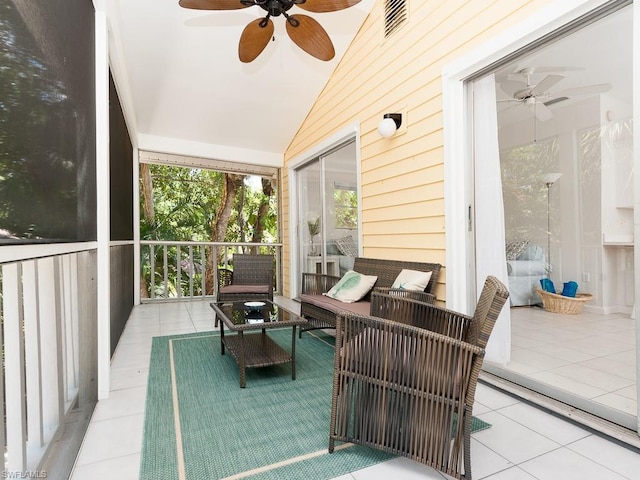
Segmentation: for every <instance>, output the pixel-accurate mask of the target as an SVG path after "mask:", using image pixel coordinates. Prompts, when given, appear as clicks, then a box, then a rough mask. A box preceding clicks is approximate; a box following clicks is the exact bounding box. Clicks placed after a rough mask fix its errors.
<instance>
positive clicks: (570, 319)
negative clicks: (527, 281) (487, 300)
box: [506, 307, 637, 417]
mask: <svg viewBox="0 0 640 480" xmlns="http://www.w3.org/2000/svg"><path fill="white" fill-rule="evenodd" d="M635 342H636V337H635V320H633V319H631V318H630V317H629V315H625V314H610V315H600V314H596V313H590V312H589V311H587V310H586V309H584V310H583V311H582V312H580V313H579V314H578V315H567V314H558V313H550V312H546V311H545V310H543V309H542V308H539V307H518V308H512V309H511V362H509V364H508V365H507V367H506V368H507V369H508V370H511V371H514V372H517V373H519V374H523V375H526V376H527V377H529V378H532V379H534V380H537V381H539V382H542V383H546V384H549V385H553V386H555V387H558V388H561V389H564V390H568V391H570V392H572V393H573V394H576V395H579V396H581V397H583V398H588V399H591V400H593V401H594V402H597V403H600V404H602V405H606V406H608V407H611V408H613V409H616V410H620V411H621V412H624V413H627V414H629V415H632V416H634V417H635V416H636V412H637V388H636V345H635Z"/></svg>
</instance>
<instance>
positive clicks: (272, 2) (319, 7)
mask: <svg viewBox="0 0 640 480" xmlns="http://www.w3.org/2000/svg"><path fill="white" fill-rule="evenodd" d="M360 1H361V0H180V1H179V5H180V6H181V7H183V8H191V9H194V10H239V9H241V8H247V7H252V6H254V5H257V6H259V7H260V8H262V9H263V10H266V12H267V15H266V16H265V17H264V18H258V19H257V20H254V21H252V22H251V23H249V24H248V25H247V26H246V27H245V28H244V30H243V31H242V35H241V36H240V44H239V45H238V56H239V57H240V61H242V62H244V63H249V62H252V61H253V60H255V59H256V58H257V57H258V55H260V53H262V51H263V50H264V49H265V47H266V46H267V44H268V43H269V40H271V38H272V37H273V30H274V25H273V21H272V20H271V17H279V16H280V15H282V16H283V17H284V18H285V20H286V26H287V34H288V35H289V37H290V38H291V40H293V42H294V43H295V44H296V45H298V46H299V47H300V48H301V49H302V50H304V51H305V52H307V53H308V54H309V55H312V56H314V57H316V58H318V59H320V60H324V61H328V60H331V59H332V58H333V57H334V55H335V50H334V48H333V43H332V42H331V39H330V38H329V35H328V34H327V32H326V31H325V29H324V28H322V26H321V25H320V24H319V23H318V22H317V21H316V20H315V19H314V18H312V17H310V16H308V15H301V14H295V15H289V14H288V13H287V12H288V11H289V9H290V8H291V7H293V6H294V5H295V6H297V7H299V8H301V9H303V10H307V11H309V12H314V13H323V12H335V11H338V10H343V9H345V8H349V7H352V6H353V5H355V4H357V3H360Z"/></svg>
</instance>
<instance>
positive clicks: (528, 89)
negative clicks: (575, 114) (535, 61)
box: [498, 67, 611, 122]
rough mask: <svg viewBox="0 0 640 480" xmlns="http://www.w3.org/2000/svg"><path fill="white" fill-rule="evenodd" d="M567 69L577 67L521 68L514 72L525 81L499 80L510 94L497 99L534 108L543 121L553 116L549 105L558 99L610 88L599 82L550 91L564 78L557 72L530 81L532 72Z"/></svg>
mask: <svg viewBox="0 0 640 480" xmlns="http://www.w3.org/2000/svg"><path fill="white" fill-rule="evenodd" d="M553 69H555V70H553ZM568 70H577V69H575V68H573V69H572V68H570V67H528V68H523V69H521V70H519V71H517V72H515V74H516V75H522V76H524V77H525V78H526V83H524V82H518V81H514V80H509V79H508V80H505V81H503V82H501V83H500V88H501V90H502V91H503V92H505V93H507V94H508V95H511V97H510V98H505V99H500V100H498V102H511V103H517V104H520V105H527V106H529V107H531V108H532V109H533V110H534V114H535V116H536V118H537V119H538V120H540V121H542V122H544V121H547V120H550V119H551V118H552V117H553V112H552V111H551V109H550V108H549V105H551V104H553V103H558V102H559V101H563V100H567V99H569V98H571V97H575V96H580V95H594V94H598V93H604V92H607V91H609V90H611V84H609V83H601V84H597V85H585V86H581V87H573V88H565V89H564V90H559V91H556V92H552V91H551V88H553V86H554V85H556V84H557V83H559V82H561V81H562V80H563V79H564V78H565V76H564V75H560V74H557V73H550V74H549V75H547V76H545V77H544V78H543V79H542V80H540V81H539V82H538V83H536V84H533V83H532V76H533V75H534V73H538V72H549V71H568ZM513 75H514V74H510V75H509V77H512V76H513Z"/></svg>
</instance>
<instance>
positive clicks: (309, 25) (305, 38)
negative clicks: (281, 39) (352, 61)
mask: <svg viewBox="0 0 640 480" xmlns="http://www.w3.org/2000/svg"><path fill="white" fill-rule="evenodd" d="M290 18H291V19H292V21H293V22H294V23H296V22H297V23H299V25H298V26H297V27H294V26H293V25H291V21H289V20H287V33H288V34H289V37H291V40H293V42H294V43H295V44H296V45H298V46H299V47H300V48H301V49H302V50H304V51H305V52H307V53H308V54H309V55H312V56H314V57H316V58H317V59H319V60H324V61H325V62H326V61H328V60H331V59H332V58H333V57H334V56H335V54H336V52H335V50H334V48H333V43H332V42H331V39H330V38H329V35H328V34H327V32H326V31H325V29H324V28H322V25H320V24H319V23H318V22H317V21H316V20H315V19H313V18H311V17H309V16H307V15H291V17H290Z"/></svg>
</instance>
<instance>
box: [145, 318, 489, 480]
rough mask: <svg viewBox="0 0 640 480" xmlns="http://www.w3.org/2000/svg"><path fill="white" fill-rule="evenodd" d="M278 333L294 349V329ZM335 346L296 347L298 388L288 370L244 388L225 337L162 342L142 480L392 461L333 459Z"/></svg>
mask: <svg viewBox="0 0 640 480" xmlns="http://www.w3.org/2000/svg"><path fill="white" fill-rule="evenodd" d="M269 335H270V336H271V337H272V338H273V339H274V340H275V341H277V342H278V343H280V344H281V345H282V346H283V347H284V348H285V349H287V350H289V349H290V348H291V330H289V329H285V330H272V331H270V332H269ZM332 340H333V337H331V336H328V335H327V336H325V335H323V334H322V333H317V332H313V334H309V333H306V334H305V335H304V336H303V338H302V339H297V340H296V380H295V381H292V380H291V366H290V365H288V364H285V365H279V366H273V367H265V368H258V369H248V370H247V386H246V388H244V389H241V388H240V385H239V376H238V366H237V365H236V363H235V361H234V360H233V358H232V357H231V356H230V355H229V354H226V355H224V356H222V355H220V337H219V335H218V333H217V332H210V333H199V334H188V335H175V336H169V337H156V338H154V339H153V347H152V351H151V361H150V371H149V382H148V387H147V401H146V409H145V421H144V437H143V445H142V459H141V467H140V480H152V479H153V480H157V479H162V480H196V479H198V480H200V479H222V478H233V479H240V478H250V479H253V480H257V479H260V480H282V479H287V480H295V479H304V480H311V479H313V480H322V479H331V478H334V477H338V476H340V475H344V474H346V473H349V472H352V471H355V470H359V469H362V468H365V467H367V466H370V465H374V464H376V463H379V462H382V461H385V460H388V459H390V458H393V456H392V455H389V454H386V453H383V452H379V451H377V450H373V449H370V448H365V447H361V446H355V445H349V444H346V445H343V444H340V443H338V445H337V446H336V451H335V452H334V453H333V454H329V453H328V450H327V448H328V443H329V416H330V413H331V390H332V381H333V351H334V349H333V345H332V342H331V341H332ZM476 420H477V419H475V418H474V421H476ZM475 426H476V425H474V427H475ZM488 426H489V425H488V424H484V425H482V424H478V425H477V427H478V429H481V428H487V427H488ZM474 429H475V428H474Z"/></svg>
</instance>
